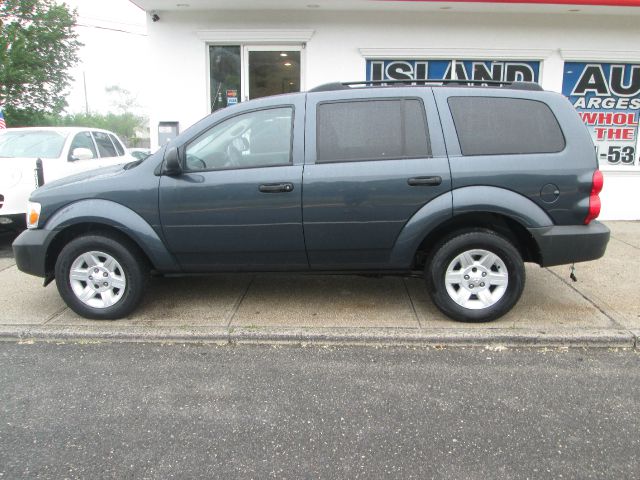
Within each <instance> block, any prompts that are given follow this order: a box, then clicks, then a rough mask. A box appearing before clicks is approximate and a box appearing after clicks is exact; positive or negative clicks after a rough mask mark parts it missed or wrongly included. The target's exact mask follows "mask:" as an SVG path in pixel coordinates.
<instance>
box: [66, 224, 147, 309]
mask: <svg viewBox="0 0 640 480" xmlns="http://www.w3.org/2000/svg"><path fill="white" fill-rule="evenodd" d="M136 253H137V252H136V249H135V248H131V246H130V245H129V244H128V243H127V244H125V242H122V241H120V240H116V239H115V238H111V237H109V236H106V235H86V236H82V237H78V238H76V239H74V240H72V241H71V242H69V244H67V245H66V246H65V247H64V248H63V249H62V251H61V252H60V255H59V256H58V259H57V261H56V266H55V274H56V285H57V287H58V291H59V292H60V296H62V298H63V300H64V301H65V302H66V304H67V305H68V306H69V308H71V309H72V310H73V311H74V312H76V313H77V314H78V315H82V316H83V317H87V318H92V319H96V320H113V319H117V318H122V317H124V316H127V315H128V314H129V313H131V312H132V311H133V310H134V309H135V308H136V306H137V305H138V303H139V302H140V300H141V298H142V293H143V290H144V286H145V283H146V280H147V269H146V267H145V263H144V261H143V260H142V259H141V258H140V256H139V255H137V254H136Z"/></svg>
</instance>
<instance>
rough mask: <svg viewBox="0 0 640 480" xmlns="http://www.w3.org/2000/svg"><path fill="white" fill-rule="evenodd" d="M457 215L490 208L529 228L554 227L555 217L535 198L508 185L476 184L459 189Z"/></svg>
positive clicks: (457, 190)
mask: <svg viewBox="0 0 640 480" xmlns="http://www.w3.org/2000/svg"><path fill="white" fill-rule="evenodd" d="M451 193H452V194H453V215H454V216H456V215H461V214H463V213H474V212H486V213H497V214H500V215H504V216H506V217H510V218H512V219H513V220H516V221H517V222H519V223H520V224H521V225H522V226H523V227H526V228H539V227H550V226H552V225H553V221H552V220H551V218H550V217H549V215H547V214H546V213H545V211H544V210H543V209H542V208H540V207H539V206H538V205H536V204H535V203H534V202H533V201H532V200H530V199H528V198H527V197H525V196H523V195H520V194H519V193H515V192H512V191H511V190H507V189H504V188H498V187H489V186H473V187H463V188H458V189H455V190H453V191H452V192H451Z"/></svg>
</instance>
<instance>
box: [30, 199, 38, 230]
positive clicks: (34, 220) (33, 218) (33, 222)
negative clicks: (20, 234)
mask: <svg viewBox="0 0 640 480" xmlns="http://www.w3.org/2000/svg"><path fill="white" fill-rule="evenodd" d="M40 208H41V206H40V204H39V203H36V202H29V203H28V204H27V228H38V220H40Z"/></svg>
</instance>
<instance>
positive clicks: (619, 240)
mask: <svg viewBox="0 0 640 480" xmlns="http://www.w3.org/2000/svg"><path fill="white" fill-rule="evenodd" d="M611 238H613V239H614V240H616V241H618V242H620V243H624V244H625V245H627V246H629V247H631V248H635V249H636V250H640V247H637V246H635V245H633V244H632V243H629V242H625V241H624V240H621V239H619V238H618V237H614V236H613V235H611Z"/></svg>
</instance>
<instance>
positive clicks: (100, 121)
mask: <svg viewBox="0 0 640 480" xmlns="http://www.w3.org/2000/svg"><path fill="white" fill-rule="evenodd" d="M144 123H145V119H144V118H142V117H139V116H137V115H134V114H133V113H131V112H125V113H118V114H115V113H108V114H106V115H102V114H99V113H89V114H86V113H76V114H71V115H65V116H62V117H59V119H58V120H57V121H56V123H55V125H60V126H65V127H93V128H104V129H105V130H111V131H112V132H114V133H116V134H117V135H118V136H119V137H120V138H121V139H122V141H124V143H125V144H127V146H130V147H131V146H133V145H135V144H136V131H138V130H139V129H140V128H141V127H142V125H144ZM49 125H50V124H49Z"/></svg>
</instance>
